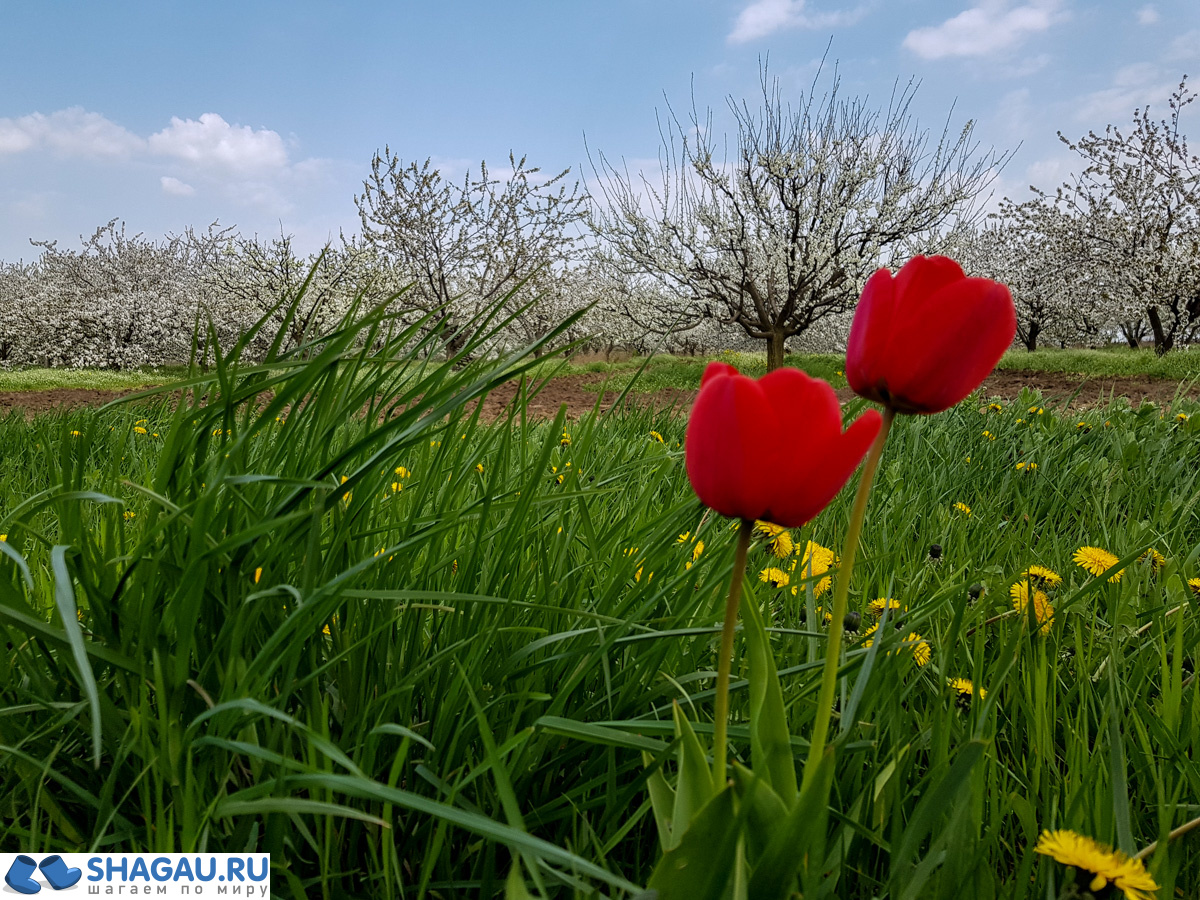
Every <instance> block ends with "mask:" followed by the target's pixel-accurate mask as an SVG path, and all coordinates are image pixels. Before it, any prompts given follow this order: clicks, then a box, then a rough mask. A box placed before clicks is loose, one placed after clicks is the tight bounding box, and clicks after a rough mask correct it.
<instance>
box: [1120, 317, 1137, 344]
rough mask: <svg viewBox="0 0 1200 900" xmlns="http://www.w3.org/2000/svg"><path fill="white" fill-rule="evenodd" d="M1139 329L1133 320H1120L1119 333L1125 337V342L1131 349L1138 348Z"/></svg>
mask: <svg viewBox="0 0 1200 900" xmlns="http://www.w3.org/2000/svg"><path fill="white" fill-rule="evenodd" d="M1139 330H1140V329H1138V327H1137V326H1136V325H1135V324H1134V323H1133V322H1122V323H1121V334H1122V336H1124V338H1125V343H1127V344H1128V345H1129V346H1130V348H1131V349H1133V350H1136V349H1137V348H1138V331H1139Z"/></svg>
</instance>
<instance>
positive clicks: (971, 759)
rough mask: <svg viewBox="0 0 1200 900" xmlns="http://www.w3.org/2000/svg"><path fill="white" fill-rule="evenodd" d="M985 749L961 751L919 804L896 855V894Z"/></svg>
mask: <svg viewBox="0 0 1200 900" xmlns="http://www.w3.org/2000/svg"><path fill="white" fill-rule="evenodd" d="M985 746H986V745H985V744H984V742H983V741H970V742H969V743H967V744H966V745H965V746H964V747H963V748H962V749H961V750H960V751H959V752H958V756H957V757H956V758H955V760H954V762H953V763H951V765H950V768H949V770H947V772H946V774H945V775H944V776H943V777H942V780H941V781H939V782H938V784H937V786H936V787H935V788H934V789H933V790H932V791H930V792H929V793H927V794H926V795H925V796H924V797H922V798H921V802H920V803H918V804H917V808H916V810H914V811H913V815H912V818H911V819H910V820H909V822H908V826H907V827H906V828H905V829H904V836H903V837H902V838H901V839H900V844H899V846H898V848H897V850H896V852H895V853H894V854H893V855H892V875H891V878H892V884H893V888H892V890H893V893H895V894H896V895H899V894H900V893H901V891H900V890H899V887H900V885H901V884H903V883H904V881H905V880H906V879H907V878H908V876H909V874H910V870H909V867H910V865H911V864H912V862H913V860H914V859H915V858H916V855H917V851H918V850H919V849H920V847H921V844H922V843H923V842H924V840H925V838H926V836H928V834H929V833H930V832H931V831H932V830H933V826H934V824H935V823H936V822H937V820H938V818H939V817H940V816H942V815H944V814H946V813H947V812H948V811H950V809H951V807H952V806H953V804H954V799H955V797H956V795H957V794H958V792H959V791H960V790H961V789H962V787H963V785H965V784H966V783H967V780H968V779H969V778H970V776H971V770H972V769H974V768H975V764H976V763H977V762H979V759H980V757H982V756H983V751H984V747H985ZM908 889H909V892H911V891H912V884H908Z"/></svg>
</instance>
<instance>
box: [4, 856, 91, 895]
mask: <svg viewBox="0 0 1200 900" xmlns="http://www.w3.org/2000/svg"><path fill="white" fill-rule="evenodd" d="M56 858H57V857H56ZM36 871H37V863H35V862H34V861H33V857H32V856H25V855H24V854H22V855H21V856H18V857H17V858H16V859H15V860H13V864H12V865H11V866H9V867H8V873H7V874H6V875H5V876H4V883H5V884H7V885H8V886H9V887H10V888H12V889H13V890H14V891H16V892H17V893H18V894H36V893H37V892H38V891H40V890H41V889H42V886H41V885H40V884H38V883H37V882H36V881H34V880H33V879H32V878H30V877H29V876H31V875H32V874H33V873H34V872H36ZM72 884H74V882H72Z"/></svg>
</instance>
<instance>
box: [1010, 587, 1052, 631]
mask: <svg viewBox="0 0 1200 900" xmlns="http://www.w3.org/2000/svg"><path fill="white" fill-rule="evenodd" d="M1008 596H1009V597H1011V598H1012V602H1013V609H1015V610H1016V611H1017V612H1018V613H1020V615H1021V619H1022V621H1024V620H1025V619H1026V618H1027V617H1028V615H1029V613H1028V611H1027V610H1028V608H1029V582H1028V581H1018V582H1017V583H1016V584H1014V585H1013V586H1012V587H1010V588H1009V589H1008ZM1033 614H1034V617H1035V618H1036V619H1037V623H1038V624H1039V625H1040V626H1041V628H1040V629H1039V631H1041V633H1042V634H1049V633H1050V628H1051V626H1053V625H1054V607H1053V606H1052V605H1051V604H1050V598H1049V597H1047V596H1046V594H1045V593H1044V592H1043V591H1039V590H1038V589H1037V588H1034V589H1033Z"/></svg>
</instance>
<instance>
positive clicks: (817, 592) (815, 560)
mask: <svg viewBox="0 0 1200 900" xmlns="http://www.w3.org/2000/svg"><path fill="white" fill-rule="evenodd" d="M836 564H837V555H836V554H835V553H834V552H833V551H832V550H830V549H829V548H828V547H822V546H821V545H820V544H814V543H813V542H812V541H809V542H808V543H806V544H805V545H804V552H803V554H801V558H800V574H801V576H802V577H804V578H809V577H811V576H814V575H825V573H826V572H828V571H829V570H830V569H832V568H833V567H834V566H835V565H836ZM795 570H796V563H795V561H794V560H793V561H792V571H793V572H794V571H795ZM831 587H833V576H831V575H826V576H825V577H824V578H822V579H820V580H818V581H817V582H816V583H815V584H814V585H813V596H814V597H820V596H821V595H822V594H824V593H825V592H826V591H827V590H829V589H830V588H831Z"/></svg>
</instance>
